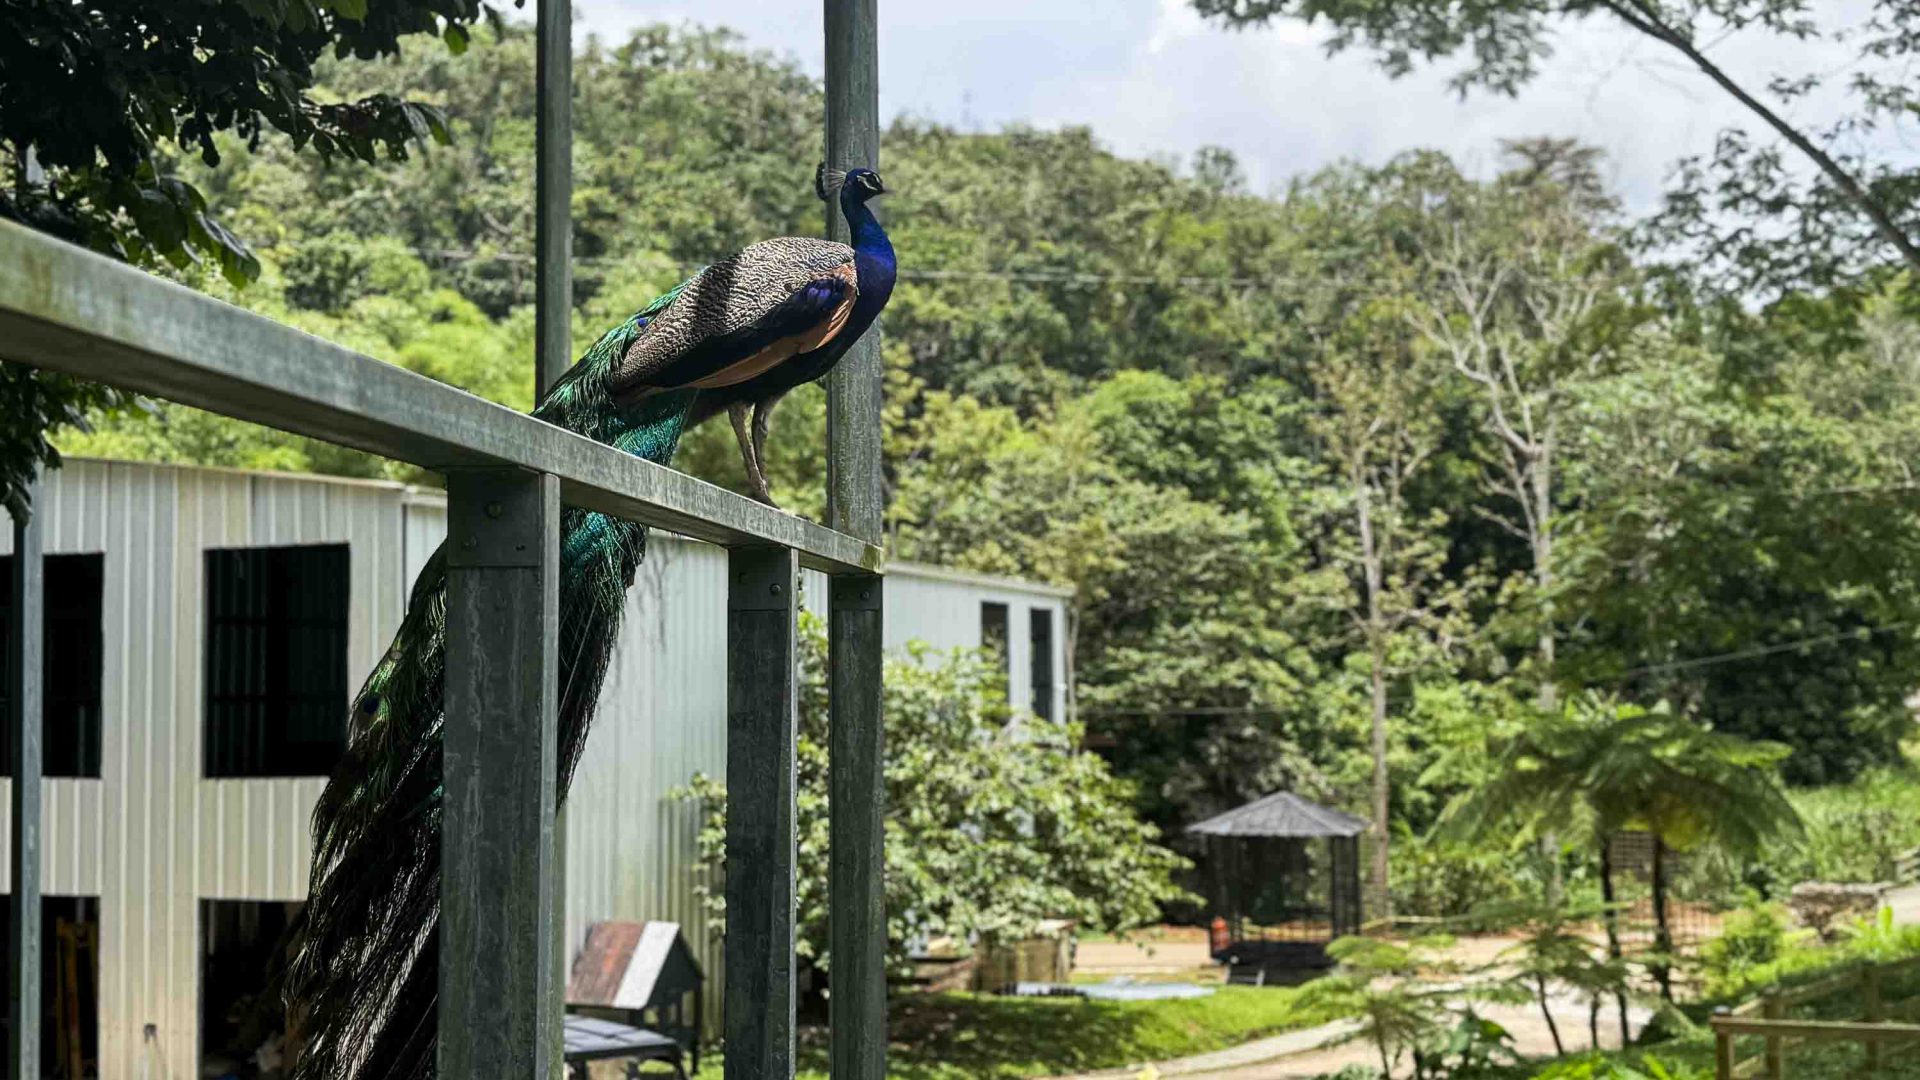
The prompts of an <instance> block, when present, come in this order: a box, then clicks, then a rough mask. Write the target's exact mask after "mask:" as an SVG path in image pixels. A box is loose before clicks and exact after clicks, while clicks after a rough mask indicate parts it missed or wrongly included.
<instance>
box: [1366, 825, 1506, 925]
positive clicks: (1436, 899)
mask: <svg viewBox="0 0 1920 1080" xmlns="http://www.w3.org/2000/svg"><path fill="white" fill-rule="evenodd" d="M1389 858H1390V859H1391V860H1392V863H1393V866H1392V874H1393V897H1394V900H1393V903H1394V910H1395V911H1399V912H1403V913H1405V914H1409V915H1425V916H1432V917H1435V918H1448V919H1450V918H1463V917H1465V918H1471V917H1472V916H1473V913H1474V912H1476V911H1485V910H1488V909H1491V908H1496V907H1499V906H1501V905H1505V904H1511V903H1514V902H1516V901H1518V900H1520V899H1521V897H1522V896H1524V895H1525V892H1526V890H1525V883H1524V881H1523V880H1522V878H1521V875H1520V874H1518V873H1516V869H1517V867H1516V864H1517V863H1520V862H1523V861H1524V860H1522V859H1520V858H1518V857H1516V856H1515V855H1514V854H1513V853H1512V852H1509V851H1505V850H1502V849H1500V848H1498V847H1496V846H1491V845H1480V844H1470V843H1460V842H1455V841H1450V840H1441V839H1436V838H1434V837H1431V836H1408V835H1402V836H1398V837H1395V838H1394V842H1393V851H1392V853H1391V855H1390V856H1389ZM1464 928H1467V929H1473V928H1474V927H1472V926H1471V925H1464Z"/></svg>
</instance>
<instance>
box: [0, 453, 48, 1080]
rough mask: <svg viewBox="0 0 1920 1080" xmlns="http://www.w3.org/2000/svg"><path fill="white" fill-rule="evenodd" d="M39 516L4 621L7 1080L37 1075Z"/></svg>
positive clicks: (18, 545)
mask: <svg viewBox="0 0 1920 1080" xmlns="http://www.w3.org/2000/svg"><path fill="white" fill-rule="evenodd" d="M26 495H27V504H28V506H30V507H32V508H34V510H36V511H37V510H38V509H39V505H40V482H39V481H38V480H37V479H36V480H33V481H31V482H30V483H29V484H28V485H27V491H26ZM40 554H41V553H40V519H39V517H38V515H37V514H34V515H30V516H28V517H27V518H25V519H15V520H14V523H13V573H12V575H11V576H12V578H13V581H12V589H13V606H12V609H11V612H10V615H9V622H10V625H8V627H7V642H8V647H7V658H6V672H7V701H8V703H9V706H10V707H9V708H8V710H7V745H8V747H9V749H11V750H12V758H13V785H12V789H11V792H10V797H11V801H12V805H11V806H10V807H9V809H10V810H11V812H12V815H13V828H12V842H13V847H12V866H11V872H12V878H11V881H12V888H11V889H10V891H11V893H12V899H13V905H12V911H11V912H10V915H9V918H8V920H7V946H8V948H9V950H10V956H11V958H12V961H13V963H12V964H11V965H10V966H9V968H8V970H7V1026H8V1028H9V1029H10V1031H11V1036H12V1040H13V1044H12V1046H11V1047H9V1053H8V1054H7V1076H8V1078H9V1080H39V1078H40V738H41V730H42V729H41V724H40V704H41V700H42V696H41V695H42V690H43V688H42V687H41V685H40V675H41V670H42V668H41V663H40V657H41V652H40V650H41V648H42V647H43V644H44V643H43V642H42V640H41V629H42V627H43V626H44V623H43V622H42V619H41V610H42V608H43V606H44V601H45V598H44V596H43V595H42V586H43V579H42V577H41V566H42V562H41V558H40Z"/></svg>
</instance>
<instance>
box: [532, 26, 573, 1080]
mask: <svg viewBox="0 0 1920 1080" xmlns="http://www.w3.org/2000/svg"><path fill="white" fill-rule="evenodd" d="M535 53H536V55H535V60H534V67H535V73H534V83H535V86H534V99H535V101H534V112H535V115H536V118H537V119H536V128H535V132H534V144H535V146H534V158H535V163H534V238H533V247H534V316H533V321H534V361H533V364H534V373H533V391H534V400H535V401H538V400H540V399H541V398H543V397H545V396H546V393H547V391H548V390H549V389H551V388H552V387H553V384H554V383H555V382H556V381H558V380H559V378H560V376H561V375H563V374H565V373H566V370H567V368H568V367H570V366H572V364H573V344H572V341H571V338H572V329H573V327H572V320H573V207H572V202H573V6H572V0H540V6H539V27H538V40H537V42H536V43H535ZM552 869H553V911H554V917H553V940H552V943H551V948H552V950H553V964H554V984H553V992H554V994H555V995H556V997H555V1000H554V1002H553V1008H552V1009H551V1010H550V1016H549V1017H548V1020H549V1030H548V1031H547V1033H546V1038H547V1044H548V1045H547V1054H548V1057H549V1059H550V1060H551V1062H552V1064H551V1070H550V1071H551V1075H552V1076H553V1077H554V1078H555V1080H561V1078H562V1077H564V1076H565V1075H566V1062H565V1032H564V1014H565V1011H566V986H567V966H568V964H567V961H568V956H567V947H566V944H567V943H566V935H567V928H566V924H567V918H566V910H567V811H566V807H564V806H560V807H556V808H555V809H554V821H553V867H552Z"/></svg>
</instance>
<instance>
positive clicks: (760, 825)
mask: <svg viewBox="0 0 1920 1080" xmlns="http://www.w3.org/2000/svg"><path fill="white" fill-rule="evenodd" d="M728 563H729V565H728V574H729V577H728V580H729V587H728V590H727V942H726V965H727V985H726V1033H727V1065H726V1071H727V1080H788V1078H790V1077H792V1076H793V1033H794V1021H795V1016H794V1010H795V1000H794V997H795V995H794V977H793V976H794V967H793V963H794V962H793V957H794V953H793V919H794V885H793V874H794V849H795V842H794V824H795V822H794V801H795V787H796V784H797V776H796V773H795V762H794V744H795V743H796V742H797V741H798V739H799V737H800V713H799V695H798V683H797V677H796V674H795V670H794V664H795V662H796V660H797V659H798V656H797V655H796V654H795V651H794V646H795V639H796V636H797V630H798V625H799V607H798V603H797V596H796V593H797V592H798V586H799V584H800V580H799V579H800V563H799V559H798V558H797V557H796V556H795V555H794V553H793V552H792V551H790V550H787V549H785V548H757V547H756V548H736V549H734V550H733V551H732V552H731V554H730V557H729V560H728Z"/></svg>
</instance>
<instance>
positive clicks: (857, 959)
mask: <svg viewBox="0 0 1920 1080" xmlns="http://www.w3.org/2000/svg"><path fill="white" fill-rule="evenodd" d="M825 3H826V10H825V16H826V46H827V49H826V55H827V163H828V164H829V165H831V166H833V167H834V168H838V169H850V168H854V167H855V166H866V167H868V168H878V167H879V164H880V78H879V64H880V61H879V35H878V30H877V26H878V11H877V8H878V3H877V0H825ZM827 235H829V236H831V237H833V238H835V239H840V240H845V239H846V238H847V236H848V231H847V224H846V221H845V220H844V219H843V218H842V216H841V214H840V207H839V204H838V203H837V202H834V201H829V202H828V204H827ZM883 380H884V371H883V368H882V366H881V361H880V328H879V327H878V326H875V327H874V328H873V329H872V330H870V331H868V332H867V334H866V335H865V336H863V337H862V338H861V339H860V341H859V342H857V343H856V344H855V345H854V346H853V348H852V349H851V350H849V351H848V352H847V355H846V356H845V357H844V358H843V359H842V360H841V361H840V363H839V364H838V365H837V366H836V367H835V368H834V370H833V373H832V374H831V375H829V376H828V377H827V521H828V523H829V524H830V525H832V526H833V527H834V528H835V529H838V530H840V531H841V532H844V533H849V534H851V535H853V536H857V537H860V538H861V539H863V540H867V541H869V542H871V543H879V542H880V540H881V536H882V533H883V516H884V513H885V504H884V498H885V494H884V489H883V486H882V483H881V459H880V435H881V406H882V398H881V394H882V385H883ZM881 584H882V583H881V579H880V578H879V577H877V576H874V577H869V576H852V577H841V578H836V579H835V580H834V582H833V585H832V598H831V604H830V607H831V612H832V614H831V619H830V621H829V624H828V657H829V661H828V663H829V668H830V672H829V690H830V693H831V702H832V704H831V709H832V717H831V735H830V739H829V748H828V761H829V767H828V789H829V790H828V797H829V805H830V806H831V817H832V821H831V823H830V825H829V830H830V831H829V841H828V842H829V847H830V855H829V860H828V863H829V870H828V873H829V881H828V896H829V898H830V904H831V906H830V908H829V911H830V913H831V914H830V916H829V918H830V923H831V926H830V934H831V939H832V940H831V942H830V945H829V950H830V953H829V955H830V963H831V970H830V973H829V974H830V978H831V981H832V988H833V996H832V998H831V1016H830V1019H831V1021H832V1035H831V1040H832V1047H831V1056H832V1066H833V1068H832V1073H833V1076H834V1077H835V1080H883V1078H884V1077H885V1076H886V1072H887V984H886V947H887V910H886V891H885V883H884V879H883V869H884V866H885V857H884V850H885V848H884V845H885V828H886V774H885V771H884V770H885V759H884V753H885V748H884V745H883V739H882V727H883V724H882V713H881V707H882V705H881V690H880V676H881V628H882V621H881V620H882V616H881V597H882V588H881Z"/></svg>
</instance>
